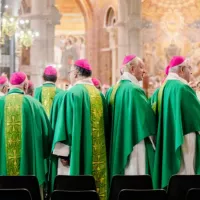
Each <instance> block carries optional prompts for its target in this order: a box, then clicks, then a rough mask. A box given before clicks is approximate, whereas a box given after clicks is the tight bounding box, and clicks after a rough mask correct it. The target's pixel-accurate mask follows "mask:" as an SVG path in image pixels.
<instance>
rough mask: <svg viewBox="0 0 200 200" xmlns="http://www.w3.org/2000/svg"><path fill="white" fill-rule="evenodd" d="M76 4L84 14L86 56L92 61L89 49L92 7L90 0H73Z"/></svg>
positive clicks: (91, 38) (91, 35) (91, 39)
mask: <svg viewBox="0 0 200 200" xmlns="http://www.w3.org/2000/svg"><path fill="white" fill-rule="evenodd" d="M75 1H76V3H77V5H78V6H79V7H80V9H81V11H82V14H83V16H84V21H85V33H86V37H85V38H86V57H87V59H88V60H89V61H90V62H92V57H93V56H92V53H91V52H90V50H91V49H92V44H93V39H94V37H93V32H92V26H93V20H92V19H93V18H92V17H93V8H92V4H91V2H90V0H75Z"/></svg>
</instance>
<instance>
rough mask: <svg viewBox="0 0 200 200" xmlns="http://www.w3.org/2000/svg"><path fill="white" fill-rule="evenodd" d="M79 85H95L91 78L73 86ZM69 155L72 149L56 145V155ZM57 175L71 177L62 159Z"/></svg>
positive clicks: (68, 168)
mask: <svg viewBox="0 0 200 200" xmlns="http://www.w3.org/2000/svg"><path fill="white" fill-rule="evenodd" d="M77 84H86V85H94V84H93V82H92V79H91V78H85V79H82V80H79V81H77V82H76V83H75V84H74V85H73V86H75V85H77ZM73 86H71V85H70V87H69V88H68V89H67V90H70V89H71V88H72V87H73ZM69 153H70V147H69V146H68V145H65V144H63V143H61V142H58V143H56V145H55V148H54V150H53V154H54V155H57V156H64V157H68V156H69ZM57 174H58V175H70V167H69V166H64V165H63V164H62V162H61V159H60V158H59V159H58V169H57Z"/></svg>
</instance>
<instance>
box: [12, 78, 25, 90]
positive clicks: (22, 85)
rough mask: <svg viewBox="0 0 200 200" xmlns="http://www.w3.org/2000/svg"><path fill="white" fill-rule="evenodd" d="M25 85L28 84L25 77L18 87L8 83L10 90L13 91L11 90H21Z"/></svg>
mask: <svg viewBox="0 0 200 200" xmlns="http://www.w3.org/2000/svg"><path fill="white" fill-rule="evenodd" d="M25 84H28V78H27V77H26V79H25V80H24V82H22V83H21V84H19V85H12V84H11V83H10V88H11V89H13V88H19V89H23V88H24V85H25Z"/></svg>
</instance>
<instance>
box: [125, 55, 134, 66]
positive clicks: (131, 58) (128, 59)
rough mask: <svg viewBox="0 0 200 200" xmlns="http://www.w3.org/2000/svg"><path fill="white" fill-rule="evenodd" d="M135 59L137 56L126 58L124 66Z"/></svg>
mask: <svg viewBox="0 0 200 200" xmlns="http://www.w3.org/2000/svg"><path fill="white" fill-rule="evenodd" d="M134 58H136V55H134V54H133V55H128V56H126V57H125V58H124V61H123V65H126V64H127V63H129V62H130V61H132V60H133V59H134Z"/></svg>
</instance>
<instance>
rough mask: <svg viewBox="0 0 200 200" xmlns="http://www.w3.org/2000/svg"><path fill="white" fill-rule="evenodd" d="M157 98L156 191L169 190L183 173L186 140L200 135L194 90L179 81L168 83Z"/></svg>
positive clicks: (199, 161)
mask: <svg viewBox="0 0 200 200" xmlns="http://www.w3.org/2000/svg"><path fill="white" fill-rule="evenodd" d="M156 94H157V95H153V97H154V99H152V101H151V103H152V107H153V109H154V111H155V113H156V118H157V124H158V130H157V138H156V154H155V163H154V171H153V185H154V188H155V189H157V188H165V187H166V186H167V185H168V183H169V179H170V177H171V176H172V175H174V174H177V173H178V172H179V171H180V167H181V160H182V150H181V145H182V144H183V143H184V136H185V135H186V134H188V133H192V132H197V131H200V103H199V101H198V99H197V96H196V94H195V92H194V90H193V89H192V88H191V87H189V86H188V85H186V84H184V83H182V82H181V81H179V80H168V81H167V82H165V84H163V85H162V86H161V88H160V89H159V91H156ZM195 162H196V163H195V167H196V169H195V170H196V171H195V172H196V174H200V135H199V134H198V133H197V134H196V161H195Z"/></svg>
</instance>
